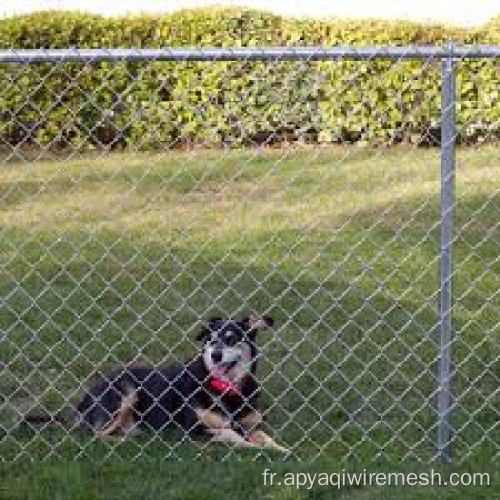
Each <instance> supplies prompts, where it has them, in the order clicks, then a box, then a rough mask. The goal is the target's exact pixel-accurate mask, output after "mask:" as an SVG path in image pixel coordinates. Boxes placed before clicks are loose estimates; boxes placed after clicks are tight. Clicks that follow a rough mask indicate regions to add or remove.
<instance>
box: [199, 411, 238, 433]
mask: <svg viewBox="0 0 500 500" xmlns="http://www.w3.org/2000/svg"><path fill="white" fill-rule="evenodd" d="M196 415H198V418H199V419H200V422H201V423H202V424H203V425H204V426H205V427H207V428H208V429H230V428H231V422H230V421H229V419H227V418H224V417H223V416H222V415H219V414H218V413H215V412H213V411H211V410H203V409H201V408H196Z"/></svg>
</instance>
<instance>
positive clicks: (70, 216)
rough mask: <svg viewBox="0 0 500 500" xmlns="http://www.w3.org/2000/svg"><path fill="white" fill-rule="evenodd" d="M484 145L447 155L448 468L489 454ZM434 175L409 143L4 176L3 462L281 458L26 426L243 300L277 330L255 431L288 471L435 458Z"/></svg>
mask: <svg viewBox="0 0 500 500" xmlns="http://www.w3.org/2000/svg"><path fill="white" fill-rule="evenodd" d="M499 152H500V149H499V148H496V147H484V148H479V149H474V150H466V149H464V150H462V151H460V152H459V155H458V162H459V169H458V172H457V182H456V191H457V207H456V217H455V235H456V237H457V241H456V245H455V248H454V270H455V275H454V291H455V302H454V327H455V332H456V335H455V342H454V345H453V352H454V368H455V371H454V378H453V391H454V394H455V403H456V409H455V411H454V414H453V426H454V428H455V429H456V432H455V434H454V454H455V457H456V459H457V460H476V459H478V458H480V457H485V456H488V457H493V456H496V455H497V453H498V443H499V442H500V427H499V426H498V416H499V414H500V397H499V393H498V392H497V389H498V374H499V370H500V362H499V358H500V347H499V346H500V343H499V342H498V341H499V334H500V331H499V321H500V297H499V295H498V290H499V288H500V261H499V260H498V255H499V250H500V247H499V241H500V228H499V225H498V209H499V206H500V203H499V192H498V179H500V161H499V160H498V158H499ZM439 178H440V174H439V153H438V151H434V150H414V149H405V148H394V149H388V150H378V151H376V150H369V149H361V148H331V147H328V148H313V147H296V148H290V149H287V150H265V151H252V150H237V151H228V152H221V151H210V150H202V151H193V152H175V151H171V152H168V153H165V154H163V155H159V154H145V153H144V154H129V153H127V154H125V153H124V154H110V155H107V156H105V157H102V158H100V157H85V158H79V159H67V160H65V161H63V160H61V161H56V160H50V161H44V160H40V161H38V162H32V163H28V164H27V163H10V162H9V163H4V164H3V165H2V168H1V173H0V199H1V202H0V203H1V212H0V225H1V234H2V237H1V238H0V258H1V262H2V267H1V268H0V297H2V306H1V308H0V331H1V332H2V349H1V353H0V361H1V363H2V365H1V366H2V371H1V377H0V398H1V400H0V403H1V406H0V456H2V458H5V459H8V460H10V459H23V460H29V459H30V458H34V459H48V458H50V459H56V460H57V459H63V460H70V459H82V460H87V459H91V460H99V461H100V460H104V459H118V460H128V459H140V460H164V459H170V460H177V459H194V460H198V461H202V462H203V463H205V462H207V461H221V460H228V461H234V460H245V461H247V460H254V459H255V460H257V461H261V460H269V459H272V460H280V459H281V458H280V457H279V456H276V455H274V454H268V453H263V452H262V453H256V452H251V451H235V450H229V449H228V448H226V447H224V446H222V445H217V446H215V445H210V446H207V445H206V444H205V443H197V444H193V443H191V442H188V441H186V440H181V439H179V436H177V435H167V436H164V437H162V438H160V437H155V436H153V435H149V434H144V435H142V436H141V437H139V438H137V439H131V440H128V441H126V442H115V443H111V444H110V443H102V442H100V441H98V440H96V439H95V438H93V437H92V436H91V435H90V434H87V433H85V432H74V433H70V434H66V433H65V432H63V431H59V430H56V429H49V430H45V431H42V432H40V433H35V432H33V431H29V430H28V429H27V428H26V426H24V425H22V419H23V416H24V415H25V414H26V413H27V412H32V413H37V412H45V411H49V412H55V411H58V410H60V409H61V408H62V409H63V411H64V412H65V413H67V414H70V413H71V405H72V404H75V403H76V402H77V401H78V398H79V397H80V396H81V394H82V386H84V385H87V384H88V383H89V380H90V378H91V377H92V375H93V374H95V373H96V372H98V371H100V370H105V369H107V368H109V367H111V366H116V365H117V364H119V363H123V362H128V361H131V360H133V359H136V358H137V357H138V356H139V355H140V356H141V359H143V360H149V361H151V362H154V363H160V362H162V363H163V362H168V361H170V360H172V359H174V358H183V357H186V356H190V355H192V354H193V353H195V352H196V350H197V349H198V346H197V344H196V342H195V341H194V337H195V335H196V332H197V329H198V328H199V325H200V323H201V321H202V320H203V319H205V318H208V317H209V316H210V315H212V314H223V315H226V314H229V315H238V314H244V313H248V311H250V310H252V309H255V310H257V311H259V312H262V313H268V314H271V315H272V316H273V317H274V318H275V320H276V328H274V329H273V331H272V332H266V333H263V334H262V335H261V338H260V344H261V345H262V347H263V351H264V353H265V356H264V358H263V359H262V362H261V364H260V367H259V375H260V379H261V380H262V382H263V387H264V391H263V398H262V407H263V408H264V409H265V418H266V427H267V429H268V430H269V432H270V433H271V434H273V435H274V436H275V437H276V438H277V439H278V440H279V441H280V442H283V443H286V445H287V446H288V447H289V448H290V449H291V450H292V456H291V457H289V459H291V460H298V459H300V460H303V461H313V460H316V459H322V460H323V459H327V460H328V461H329V462H328V463H331V464H340V463H345V462H346V461H347V462H349V461H353V462H355V463H361V464H362V463H368V462H373V461H374V460H379V461H380V460H382V461H394V460H422V461H428V460H430V459H432V458H433V456H434V453H435V445H434V442H435V435H436V414H435V394H436V381H435V373H436V356H437V339H438V328H437V327H438V315H437V311H438V295H437V285H438V257H439V253H438V249H439V238H440V227H439V206H440V198H439ZM461 228H462V230H460V229H461ZM35 398H36V399H35ZM207 498H208V497H207ZM283 498H287V497H286V496H283ZM304 498H305V497H304Z"/></svg>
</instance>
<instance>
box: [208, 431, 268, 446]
mask: <svg viewBox="0 0 500 500" xmlns="http://www.w3.org/2000/svg"><path fill="white" fill-rule="evenodd" d="M208 432H210V433H211V434H213V437H212V441H213V442H216V443H229V444H233V445H235V446H239V447H240V448H259V446H258V445H257V444H255V443H252V442H251V441H247V440H246V439H245V438H244V437H243V436H241V435H240V434H238V433H237V432H236V431H234V430H233V429H226V428H224V429H208Z"/></svg>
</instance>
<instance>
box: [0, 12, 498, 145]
mask: <svg viewBox="0 0 500 500" xmlns="http://www.w3.org/2000/svg"><path fill="white" fill-rule="evenodd" d="M499 26H500V23H496V24H495V23H493V22H492V23H490V24H488V25H487V26H485V27H484V29H481V30H466V29H458V28H448V27H443V26H440V25H428V24H418V23H409V22H386V21H338V20H334V21H319V20H294V19H286V18H282V17H279V16H275V15H272V14H267V13H262V12H258V11H251V10H245V9H208V10H205V9H202V10H195V11H180V12H177V13H174V14H171V15H165V16H160V17H151V16H142V17H134V18H128V17H126V18H103V17H100V16H94V15H88V14H80V13H64V14H62V13H56V12H48V13H47V12H46V13H38V14H33V15H26V16H16V17H12V18H6V19H3V20H0V48H2V49H5V48H41V47H42V48H67V47H79V48H113V47H129V48H139V47H150V48H154V47H192V46H197V47H208V46H212V47H214V46H222V47H235V46H262V45H275V46H276V45H280V46H285V45H325V46H328V45H334V46H338V45H410V44H418V45H428V44H431V45H442V44H443V43H445V42H446V41H447V40H449V39H453V40H454V41H455V42H456V43H461V44H464V43H495V40H497V43H500V35H499V34H500V28H499ZM0 81H1V82H2V85H1V86H0V142H3V143H4V144H5V143H7V144H10V145H14V144H17V145H19V144H28V143H34V144H37V143H38V144H41V145H47V144H51V145H54V144H58V145H61V146H67V145H70V146H71V147H77V148H82V149H85V148H91V147H95V146H96V145H97V146H100V145H108V146H109V147H116V146H130V147H132V148H134V149H147V148H156V147H164V146H165V145H174V144H180V143H198V142H203V143H208V144H241V143H253V142H257V143H262V142H266V141H267V142H275V141H282V140H306V141H326V142H334V141H340V140H342V141H361V142H365V143H372V144H391V143H394V142H401V141H405V142H411V143H416V144H433V143H436V142H438V141H439V117H440V98H441V97H440V92H441V89H440V62H439V61H424V62H422V61H397V62H395V61H386V60H380V59H374V60H371V61H357V62H355V61H346V60H342V61H339V62H276V63H274V62H273V63H261V62H217V63H188V62H184V63H174V62H148V63H136V62H135V63H132V62H129V63H126V62H120V63H114V64H112V63H92V64H78V63H67V64H56V65H53V64H38V65H35V64H33V65H28V64H11V65H0ZM498 84H499V72H498V67H497V66H495V64H494V62H493V61H487V60H474V61H472V60H468V61H463V62H461V63H460V69H459V72H458V89H459V90H458V92H459V99H460V103H459V105H458V123H459V130H460V138H461V139H462V140H464V141H468V142H474V141H484V140H493V139H497V138H498V137H499V135H500V125H499V124H500V102H499V99H498V93H499V85H498Z"/></svg>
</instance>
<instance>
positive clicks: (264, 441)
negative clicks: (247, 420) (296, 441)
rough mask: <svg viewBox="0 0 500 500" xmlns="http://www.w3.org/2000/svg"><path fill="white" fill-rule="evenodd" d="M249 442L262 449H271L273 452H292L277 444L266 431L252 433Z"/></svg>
mask: <svg viewBox="0 0 500 500" xmlns="http://www.w3.org/2000/svg"><path fill="white" fill-rule="evenodd" d="M248 441H249V442H250V443H253V444H254V445H255V446H259V447H261V448H269V449H272V450H277V451H280V452H281V453H290V450H288V449H287V448H285V447H283V446H281V445H279V444H278V443H276V442H275V441H274V440H273V439H272V438H271V437H269V436H268V435H267V434H266V433H265V432H264V431H252V432H250V434H249V435H248Z"/></svg>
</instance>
